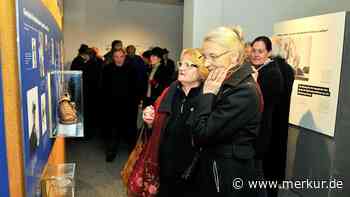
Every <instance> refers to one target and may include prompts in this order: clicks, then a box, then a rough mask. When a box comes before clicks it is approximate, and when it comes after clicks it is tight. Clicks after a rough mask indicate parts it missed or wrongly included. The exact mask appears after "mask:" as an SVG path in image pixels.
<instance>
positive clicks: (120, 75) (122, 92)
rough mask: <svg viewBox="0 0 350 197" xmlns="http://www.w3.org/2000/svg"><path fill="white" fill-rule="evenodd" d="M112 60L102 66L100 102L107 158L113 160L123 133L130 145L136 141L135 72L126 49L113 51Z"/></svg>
mask: <svg viewBox="0 0 350 197" xmlns="http://www.w3.org/2000/svg"><path fill="white" fill-rule="evenodd" d="M112 57H113V62H112V63H110V64H107V65H106V66H105V67H104V68H103V74H102V92H103V94H102V98H103V99H102V103H101V104H102V106H103V109H104V113H103V116H104V117H103V119H104V124H103V125H104V127H105V128H104V131H106V136H105V141H106V145H107V147H106V161H107V162H112V161H113V160H114V159H115V157H116V155H117V152H118V147H119V144H120V140H121V138H122V137H123V138H124V139H125V140H126V142H127V144H128V146H129V149H131V148H132V147H133V146H134V144H135V141H136V115H135V110H131V109H137V105H138V104H137V98H138V95H139V93H138V88H137V72H136V70H135V69H134V67H133V66H132V65H131V64H130V62H128V61H125V60H126V52H125V51H124V50H123V49H116V50H114V51H113V52H112Z"/></svg>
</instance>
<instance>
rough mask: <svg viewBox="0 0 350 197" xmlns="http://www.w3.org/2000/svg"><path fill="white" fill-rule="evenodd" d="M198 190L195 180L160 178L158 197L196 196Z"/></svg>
mask: <svg viewBox="0 0 350 197" xmlns="http://www.w3.org/2000/svg"><path fill="white" fill-rule="evenodd" d="M195 192H196V188H195V184H194V183H193V182H189V181H184V180H182V179H180V178H160V187H159V194H158V195H157V197H194V196H196V195H195Z"/></svg>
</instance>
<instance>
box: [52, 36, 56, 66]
mask: <svg viewBox="0 0 350 197" xmlns="http://www.w3.org/2000/svg"><path fill="white" fill-rule="evenodd" d="M55 61H56V60H55V41H54V39H53V38H51V64H52V65H55Z"/></svg>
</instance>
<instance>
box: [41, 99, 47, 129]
mask: <svg viewBox="0 0 350 197" xmlns="http://www.w3.org/2000/svg"><path fill="white" fill-rule="evenodd" d="M40 103H41V132H42V135H44V134H45V133H46V131H47V114H46V94H42V95H41V102H40Z"/></svg>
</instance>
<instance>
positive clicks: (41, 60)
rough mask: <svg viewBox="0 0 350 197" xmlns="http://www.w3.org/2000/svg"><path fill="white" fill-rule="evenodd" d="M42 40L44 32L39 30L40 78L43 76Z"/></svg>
mask: <svg viewBox="0 0 350 197" xmlns="http://www.w3.org/2000/svg"><path fill="white" fill-rule="evenodd" d="M44 42H45V40H44V34H43V32H39V70H40V78H41V79H42V78H44V77H45V62H44Z"/></svg>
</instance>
